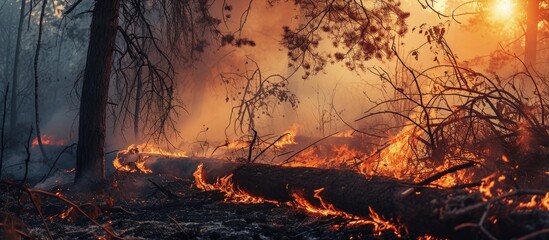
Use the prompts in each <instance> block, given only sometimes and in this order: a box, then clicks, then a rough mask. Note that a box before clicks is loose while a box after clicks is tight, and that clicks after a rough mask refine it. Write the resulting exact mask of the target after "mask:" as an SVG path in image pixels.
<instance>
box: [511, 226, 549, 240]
mask: <svg viewBox="0 0 549 240" xmlns="http://www.w3.org/2000/svg"><path fill="white" fill-rule="evenodd" d="M547 233H549V228H544V229H541V230H539V231H535V232H533V233H530V234H526V235H524V236H522V237H520V238H517V240H527V239H531V238H534V237H537V236H539V235H542V234H547Z"/></svg>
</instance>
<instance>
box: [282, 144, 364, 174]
mask: <svg viewBox="0 0 549 240" xmlns="http://www.w3.org/2000/svg"><path fill="white" fill-rule="evenodd" d="M324 149H325V148H324V147H323V146H316V147H311V148H308V149H305V150H304V151H303V152H301V153H300V154H299V155H297V156H296V157H295V158H294V159H293V160H292V161H291V162H290V163H289V164H288V166H290V167H316V168H327V169H328V168H347V167H349V166H352V165H354V164H355V163H356V162H359V161H360V160H361V158H362V157H363V156H364V155H365V154H364V153H363V152H361V151H359V150H355V149H352V148H351V147H349V145H347V144H343V145H339V146H338V145H331V146H330V149H329V151H328V152H327V153H326V154H323V152H324V151H323V150H324Z"/></svg>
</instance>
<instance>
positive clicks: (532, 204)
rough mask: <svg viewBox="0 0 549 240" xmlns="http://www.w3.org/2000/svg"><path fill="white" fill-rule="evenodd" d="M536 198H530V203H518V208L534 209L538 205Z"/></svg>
mask: <svg viewBox="0 0 549 240" xmlns="http://www.w3.org/2000/svg"><path fill="white" fill-rule="evenodd" d="M537 197H538V196H532V198H531V199H530V202H527V203H519V205H518V208H535V207H536V206H537V205H538V202H537V201H536V198H537Z"/></svg>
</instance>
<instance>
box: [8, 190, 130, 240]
mask: <svg viewBox="0 0 549 240" xmlns="http://www.w3.org/2000/svg"><path fill="white" fill-rule="evenodd" d="M0 184H5V185H10V186H15V187H17V188H19V189H21V190H23V191H25V192H27V193H28V194H29V197H30V198H31V199H32V201H33V203H35V202H34V199H33V198H32V194H33V193H36V194H41V195H44V196H48V197H53V198H56V199H59V200H61V201H63V202H65V203H66V204H68V205H69V206H71V207H73V208H74V209H76V210H77V211H78V212H79V213H80V214H82V215H83V216H85V217H86V218H88V219H89V220H90V221H91V222H92V223H93V224H94V225H96V226H98V227H100V228H101V229H103V231H105V232H106V233H107V234H109V235H110V236H111V237H112V238H114V239H118V240H123V239H124V238H122V237H119V236H118V235H117V234H116V233H114V232H113V231H111V230H110V229H108V228H106V227H105V226H103V225H102V224H100V223H99V222H97V221H96V220H95V219H93V218H92V217H91V216H90V215H88V214H87V213H86V212H84V210H82V209H81V208H80V206H78V204H76V203H74V202H73V201H71V200H69V199H67V198H65V197H63V196H62V195H61V194H55V193H51V192H47V191H43V190H39V189H32V188H28V187H25V186H23V185H20V184H16V183H13V182H9V181H0ZM35 207H37V205H36V204H35ZM36 210H37V211H38V212H39V213H40V215H42V214H41V212H40V209H39V208H37V209H36ZM43 223H44V224H45V223H46V222H45V220H44V219H43ZM45 227H46V230H47V231H48V235H49V230H48V227H47V225H45ZM50 239H53V238H52V237H51V236H50Z"/></svg>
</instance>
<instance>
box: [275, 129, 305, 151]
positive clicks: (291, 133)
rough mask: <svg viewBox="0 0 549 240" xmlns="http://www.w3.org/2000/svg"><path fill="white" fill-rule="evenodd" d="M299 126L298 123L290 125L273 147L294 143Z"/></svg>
mask: <svg viewBox="0 0 549 240" xmlns="http://www.w3.org/2000/svg"><path fill="white" fill-rule="evenodd" d="M299 128H300V126H299V125H298V124H294V125H292V126H291V127H290V129H289V130H288V131H286V132H284V134H283V135H284V136H283V137H282V138H281V139H280V140H278V142H276V143H275V144H274V146H275V147H278V148H282V147H285V146H287V145H295V144H297V142H296V141H295V137H296V136H297V129H299Z"/></svg>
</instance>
